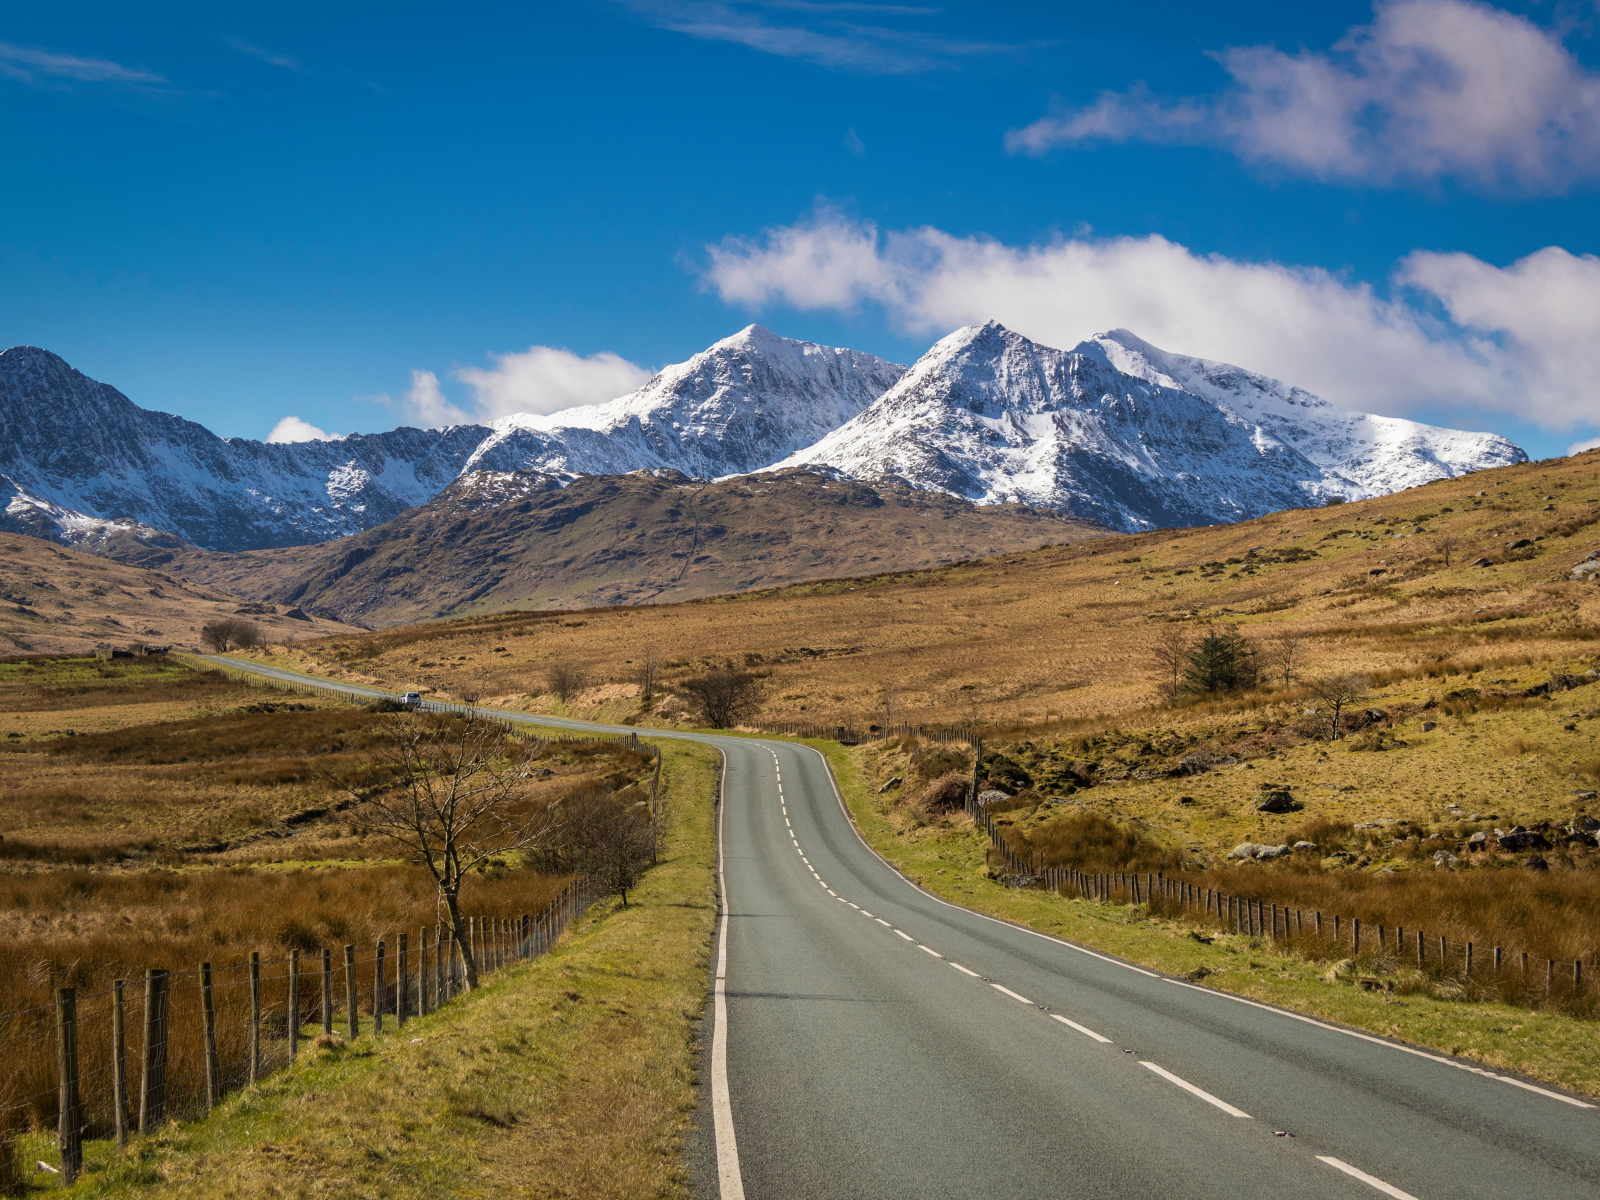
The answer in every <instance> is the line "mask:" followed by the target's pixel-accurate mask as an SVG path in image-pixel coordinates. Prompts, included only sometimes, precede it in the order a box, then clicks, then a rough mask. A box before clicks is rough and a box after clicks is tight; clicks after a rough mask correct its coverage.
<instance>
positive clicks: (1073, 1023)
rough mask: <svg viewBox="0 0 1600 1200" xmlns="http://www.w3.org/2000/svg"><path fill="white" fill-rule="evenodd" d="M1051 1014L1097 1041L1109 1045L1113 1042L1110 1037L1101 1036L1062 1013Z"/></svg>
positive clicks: (1069, 1026)
mask: <svg viewBox="0 0 1600 1200" xmlns="http://www.w3.org/2000/svg"><path fill="white" fill-rule="evenodd" d="M1050 1015H1051V1016H1052V1017H1054V1018H1055V1019H1056V1020H1058V1021H1060V1022H1061V1023H1062V1024H1063V1025H1065V1026H1067V1027H1068V1028H1071V1029H1076V1030H1077V1031H1078V1032H1079V1033H1081V1034H1084V1035H1085V1036H1086V1037H1092V1038H1093V1039H1094V1040H1095V1041H1097V1042H1105V1043H1106V1044H1107V1045H1109V1044H1110V1042H1111V1039H1110V1038H1108V1037H1101V1036H1100V1035H1099V1034H1098V1033H1096V1032H1095V1031H1094V1030H1092V1029H1089V1028H1087V1027H1086V1026H1083V1025H1079V1024H1078V1023H1077V1022H1076V1021H1069V1020H1067V1019H1066V1018H1065V1017H1063V1016H1062V1015H1061V1014H1060V1013H1051V1014H1050Z"/></svg>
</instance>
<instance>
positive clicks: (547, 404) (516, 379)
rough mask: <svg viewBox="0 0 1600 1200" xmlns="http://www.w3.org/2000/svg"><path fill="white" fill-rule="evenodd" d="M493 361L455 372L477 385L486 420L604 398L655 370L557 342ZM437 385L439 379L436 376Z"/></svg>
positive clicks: (475, 390)
mask: <svg viewBox="0 0 1600 1200" xmlns="http://www.w3.org/2000/svg"><path fill="white" fill-rule="evenodd" d="M490 358H491V359H492V360H493V362H494V365H493V366H492V367H462V368H461V369H459V370H457V371H456V373H455V376H456V378H457V379H459V380H461V382H462V383H465V384H466V385H467V386H468V387H470V388H471V389H472V390H473V393H474V396H475V402H476V407H477V411H478V415H479V417H480V418H481V419H484V420H494V419H495V418H496V417H504V416H509V415H510V414H512V413H519V412H526V413H553V412H559V411H560V410H561V409H563V408H572V407H574V406H575V405H579V404H598V403H600V402H602V401H605V400H614V399H616V398H617V397H618V396H624V395H627V394H628V393H629V392H631V391H634V390H635V389H637V388H639V387H640V386H642V385H643V384H644V383H645V382H647V381H648V380H649V378H650V376H651V372H650V371H648V370H646V369H645V368H644V367H641V366H639V365H637V364H635V363H631V362H629V361H628V360H627V359H625V358H623V357H621V356H620V355H617V354H613V353H611V352H610V351H609V350H607V351H602V352H601V353H599V354H591V355H589V356H588V357H587V358H584V357H582V356H580V355H577V354H574V353H572V351H570V350H561V349H557V348H556V347H554V346H529V347H528V348H527V349H526V350H523V351H519V352H517V353H515V354H493V355H490ZM434 386H435V388H437V386H438V381H437V380H435V381H434Z"/></svg>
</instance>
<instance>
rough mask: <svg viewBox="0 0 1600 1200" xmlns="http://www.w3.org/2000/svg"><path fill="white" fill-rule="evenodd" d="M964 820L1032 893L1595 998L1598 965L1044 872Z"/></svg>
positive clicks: (1528, 989) (977, 813)
mask: <svg viewBox="0 0 1600 1200" xmlns="http://www.w3.org/2000/svg"><path fill="white" fill-rule="evenodd" d="M968 812H969V813H971V814H972V816H973V820H974V821H975V822H976V824H977V825H978V828H979V829H981V830H983V831H984V832H985V833H986V834H987V835H988V837H989V843H990V846H991V851H992V853H993V854H994V855H995V856H996V857H997V858H998V859H999V860H1000V862H1001V863H1002V864H1003V866H1004V868H1005V874H1004V875H1002V879H1003V881H1004V882H1006V883H1007V884H1009V885H1010V886H1013V887H1038V888H1044V889H1047V890H1049V891H1053V892H1056V893H1059V894H1060V895H1063V896H1076V897H1080V898H1082V899H1085V900H1095V901H1100V902H1103V903H1107V904H1126V905H1141V904H1142V905H1145V906H1147V907H1148V908H1150V909H1151V910H1152V911H1153V912H1160V913H1165V914H1167V915H1173V916H1183V917H1187V918H1189V919H1192V920H1196V921H1199V922H1202V923H1205V924H1208V925H1210V926H1211V927H1213V928H1216V929H1221V930H1224V931H1226V932H1229V933H1237V934H1243V935H1245V936H1248V937H1252V938H1261V939H1265V940H1270V941H1273V942H1275V943H1278V944H1279V945H1281V946H1282V947H1284V948H1285V949H1290V950H1297V951H1299V952H1301V953H1304V954H1306V955H1307V956H1309V957H1317V958H1325V957H1329V956H1331V955H1340V956H1344V957H1348V958H1349V959H1351V960H1354V961H1355V962H1357V963H1358V964H1366V965H1368V966H1369V967H1390V968H1393V967H1398V966H1402V965H1414V966H1415V967H1416V969H1417V970H1418V971H1419V972H1420V973H1421V974H1422V975H1424V976H1426V977H1431V978H1433V979H1436V980H1443V979H1449V980H1452V981H1455V982H1457V983H1459V984H1460V985H1462V986H1463V987H1464V989H1465V990H1466V992H1467V993H1468V994H1471V992H1472V990H1473V989H1477V990H1479V991H1481V992H1483V993H1484V994H1485V995H1486V996H1493V997H1494V998H1498V999H1502V1000H1505V1001H1507V1002H1510V1003H1521V1004H1536V1003H1539V1002H1541V1001H1552V1000H1553V1001H1558V1002H1566V1003H1571V1002H1573V1001H1575V1000H1580V999H1585V998H1590V997H1592V996H1593V995H1594V992H1595V977H1596V970H1597V968H1596V965H1595V964H1594V963H1589V964H1585V963H1583V962H1582V961H1581V960H1578V961H1573V962H1563V961H1561V960H1559V959H1551V958H1538V957H1535V956H1531V955H1529V954H1528V953H1526V952H1525V951H1516V950H1507V949H1505V948H1503V947H1500V946H1481V945H1476V944H1474V943H1473V942H1461V941H1452V940H1451V939H1449V938H1447V937H1444V936H1442V935H1433V934H1428V933H1426V932H1424V931H1423V930H1421V929H1407V928H1405V927H1404V926H1399V925H1394V926H1384V925H1381V924H1379V925H1374V924H1371V923H1364V922H1363V921H1362V920H1361V918H1359V917H1355V916H1349V915H1347V914H1343V913H1324V912H1322V911H1321V910H1320V909H1301V908H1293V907H1290V906H1288V905H1280V904H1275V903H1268V902H1266V901H1262V900H1257V899H1254V898H1253V897H1249V896H1236V895H1231V894H1229V893H1226V892H1222V891H1219V890H1217V889H1215V888H1209V887H1206V886H1204V885H1203V884H1197V883H1193V882H1191V881H1188V880H1184V879H1179V878H1175V877H1169V876H1168V875H1166V874H1165V873H1164V872H1160V871H1157V872H1145V873H1141V872H1129V871H1104V872H1089V871H1081V870H1078V869H1077V868H1074V867H1051V866H1045V865H1044V864H1043V863H1041V862H1040V861H1039V860H1038V859H1037V858H1036V857H1033V856H1031V855H1028V854H1026V853H1019V852H1018V851H1017V850H1016V849H1015V848H1014V847H1013V846H1012V844H1011V843H1010V841H1009V840H1008V839H1007V838H1006V837H1005V833H1004V828H1003V827H1002V826H1001V825H1000V824H999V823H998V822H996V821H995V819H994V817H993V816H992V815H991V814H990V813H989V812H988V811H987V810H985V809H984V808H983V807H982V806H980V805H977V804H976V803H975V802H974V801H973V800H972V799H971V798H969V800H968ZM1360 982H1361V984H1362V986H1364V987H1368V988H1374V987H1381V988H1384V989H1385V990H1390V989H1392V987H1393V981H1392V980H1388V981H1385V980H1383V979H1379V978H1368V979H1365V980H1362V981H1360Z"/></svg>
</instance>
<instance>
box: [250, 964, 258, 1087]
mask: <svg viewBox="0 0 1600 1200" xmlns="http://www.w3.org/2000/svg"><path fill="white" fill-rule="evenodd" d="M260 1074H261V951H259V950H252V951H250V1086H251V1087H254V1086H255V1083H256V1079H257V1078H258V1077H259V1076H260Z"/></svg>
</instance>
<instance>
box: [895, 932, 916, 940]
mask: <svg viewBox="0 0 1600 1200" xmlns="http://www.w3.org/2000/svg"><path fill="white" fill-rule="evenodd" d="M894 932H895V935H896V936H897V937H903V938H905V940H906V941H908V942H914V941H916V940H917V939H916V938H914V937H912V936H911V935H910V934H909V933H901V932H900V930H898V929H896V930H895V931H894Z"/></svg>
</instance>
